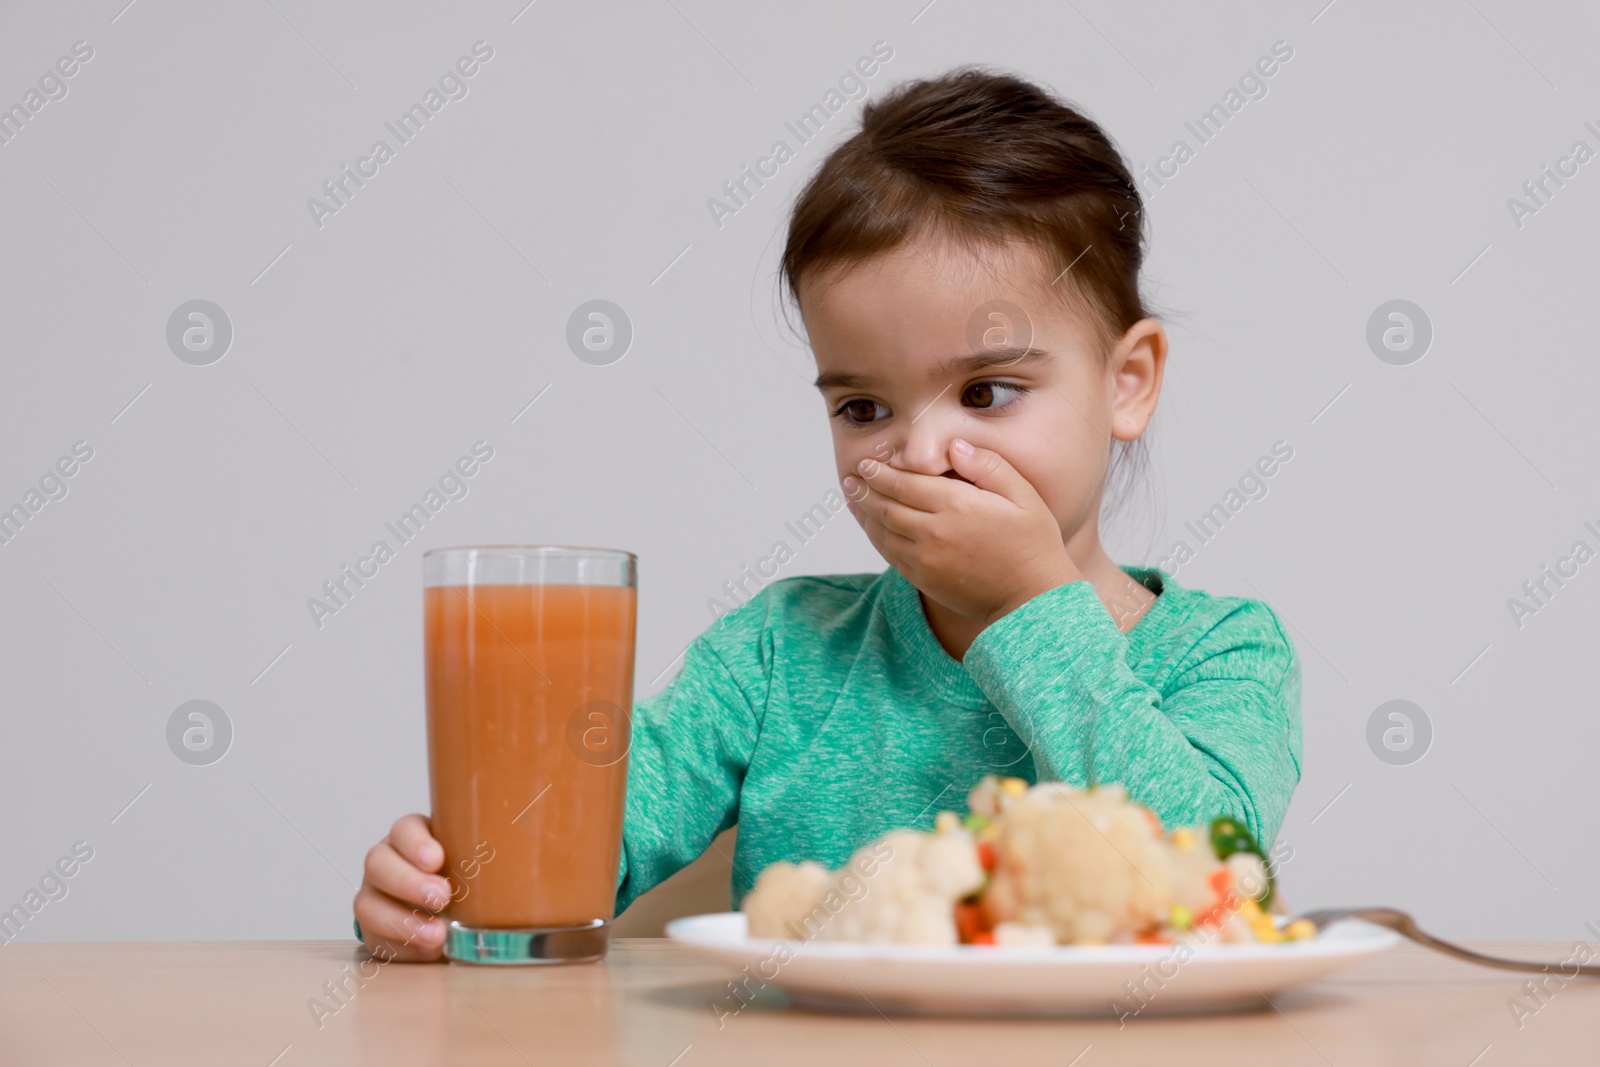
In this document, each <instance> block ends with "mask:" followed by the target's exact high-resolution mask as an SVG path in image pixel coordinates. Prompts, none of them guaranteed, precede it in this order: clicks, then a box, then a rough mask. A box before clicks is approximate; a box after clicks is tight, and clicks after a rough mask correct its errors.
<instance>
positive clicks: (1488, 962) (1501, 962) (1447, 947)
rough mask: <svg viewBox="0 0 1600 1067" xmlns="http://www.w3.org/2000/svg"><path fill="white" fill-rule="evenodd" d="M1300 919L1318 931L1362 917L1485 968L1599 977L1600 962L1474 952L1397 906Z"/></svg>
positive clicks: (1314, 913)
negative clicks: (1546, 960) (1420, 923)
mask: <svg viewBox="0 0 1600 1067" xmlns="http://www.w3.org/2000/svg"><path fill="white" fill-rule="evenodd" d="M1301 918H1303V919H1307V920H1309V921H1310V922H1311V923H1312V924H1313V925H1314V926H1316V928H1317V932H1318V933H1321V932H1322V931H1323V930H1324V929H1325V928H1326V927H1328V926H1331V925H1333V924H1334V923H1336V922H1339V921H1340V920H1342V919H1362V920H1364V921H1366V922H1369V923H1372V924H1373V925H1375V926H1382V927H1385V928H1387V929H1390V930H1393V931H1394V932H1395V933H1397V934H1400V935H1402V936H1404V937H1409V938H1410V939H1411V940H1413V941H1415V942H1416V943H1417V944H1419V945H1425V946H1427V947H1428V948H1431V949H1433V950H1434V951H1435V952H1443V953H1444V954H1445V955H1447V956H1454V957H1456V958H1457V959H1462V960H1466V961H1467V962H1468V963H1477V964H1481V965H1482V966H1484V967H1498V968H1500V969H1501V970H1506V971H1534V972H1538V973H1543V972H1548V971H1550V970H1551V969H1552V968H1554V969H1555V973H1556V974H1559V975H1560V976H1562V977H1563V978H1573V977H1576V976H1578V975H1580V974H1586V975H1590V976H1592V977H1600V964H1594V963H1571V964H1561V963H1530V962H1528V961H1526V960H1508V959H1505V958H1503V957H1501V956H1486V955H1484V954H1483V953H1481V952H1474V951H1472V950H1471V949H1470V948H1462V947H1461V946H1460V945H1457V944H1454V943H1452V942H1449V941H1446V940H1444V939H1443V938H1438V937H1434V936H1433V935H1432V934H1430V933H1426V932H1425V931H1423V930H1422V929H1421V928H1420V927H1418V926H1417V921H1416V920H1415V919H1413V918H1412V917H1411V916H1410V915H1408V914H1406V913H1405V912H1403V911H1401V910H1400V909H1398V908H1322V909H1320V910H1318V911H1308V912H1306V913H1305V914H1304V915H1302V916H1301ZM1574 968H1575V969H1574Z"/></svg>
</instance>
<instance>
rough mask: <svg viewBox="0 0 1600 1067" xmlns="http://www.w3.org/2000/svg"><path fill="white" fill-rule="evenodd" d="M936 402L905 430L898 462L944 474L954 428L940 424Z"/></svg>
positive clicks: (925, 472) (913, 469) (899, 464)
mask: <svg viewBox="0 0 1600 1067" xmlns="http://www.w3.org/2000/svg"><path fill="white" fill-rule="evenodd" d="M937 407H938V404H937V403H935V404H933V405H931V406H929V407H928V408H927V409H926V410H924V411H923V412H922V414H921V416H920V417H918V418H917V420H916V422H914V423H912V424H911V425H910V426H909V427H908V428H907V430H906V434H905V438H904V439H903V440H902V441H901V442H900V450H899V452H898V453H897V454H896V456H895V465H896V466H899V467H903V468H905V469H906V470H911V471H916V472H917V473H918V474H943V473H944V472H945V471H947V470H949V469H950V438H951V436H952V435H953V432H954V431H951V430H946V429H944V428H942V427H940V425H939V422H940V415H939V412H938V411H937V410H936V409H937Z"/></svg>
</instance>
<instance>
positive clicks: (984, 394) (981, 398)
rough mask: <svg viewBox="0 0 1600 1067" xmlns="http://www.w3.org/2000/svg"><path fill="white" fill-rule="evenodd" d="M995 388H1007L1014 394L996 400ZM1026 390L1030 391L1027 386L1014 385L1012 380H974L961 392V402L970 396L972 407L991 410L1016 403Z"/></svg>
mask: <svg viewBox="0 0 1600 1067" xmlns="http://www.w3.org/2000/svg"><path fill="white" fill-rule="evenodd" d="M996 389H1000V390H1007V389H1009V390H1010V391H1011V392H1013V393H1015V394H1016V395H1015V396H1013V397H1011V398H1010V399H1003V400H1000V401H998V402H997V401H996V399H995V392H994V391H995V390H996ZM1028 392H1030V390H1029V388H1028V387H1027V386H1025V385H1016V384H1014V383H1012V382H974V383H973V384H971V385H969V386H967V388H966V391H965V392H964V393H963V394H962V397H961V399H962V401H963V402H965V401H966V400H967V398H968V397H971V398H972V400H973V403H972V404H971V406H972V407H975V408H987V409H989V410H991V411H992V410H996V409H998V408H1003V407H1009V406H1010V405H1012V404H1014V403H1016V402H1017V401H1018V400H1019V399H1021V398H1022V396H1023V395H1024V394H1026V393H1028Z"/></svg>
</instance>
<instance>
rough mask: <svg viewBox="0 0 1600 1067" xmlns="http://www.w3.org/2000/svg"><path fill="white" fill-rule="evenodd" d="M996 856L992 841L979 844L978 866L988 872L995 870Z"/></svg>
mask: <svg viewBox="0 0 1600 1067" xmlns="http://www.w3.org/2000/svg"><path fill="white" fill-rule="evenodd" d="M994 864H995V856H994V843H993V842H990V841H979V842H978V865H979V866H980V867H982V868H983V869H984V870H986V871H992V870H994Z"/></svg>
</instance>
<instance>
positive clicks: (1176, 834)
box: [1172, 826, 1194, 852]
mask: <svg viewBox="0 0 1600 1067" xmlns="http://www.w3.org/2000/svg"><path fill="white" fill-rule="evenodd" d="M1172 847H1173V848H1175V849H1177V850H1178V851H1179V852H1188V851H1189V850H1190V849H1192V848H1194V831H1193V830H1191V829H1189V828H1188V827H1187V826H1180V827H1178V828H1177V829H1176V830H1174V831H1172Z"/></svg>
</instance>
